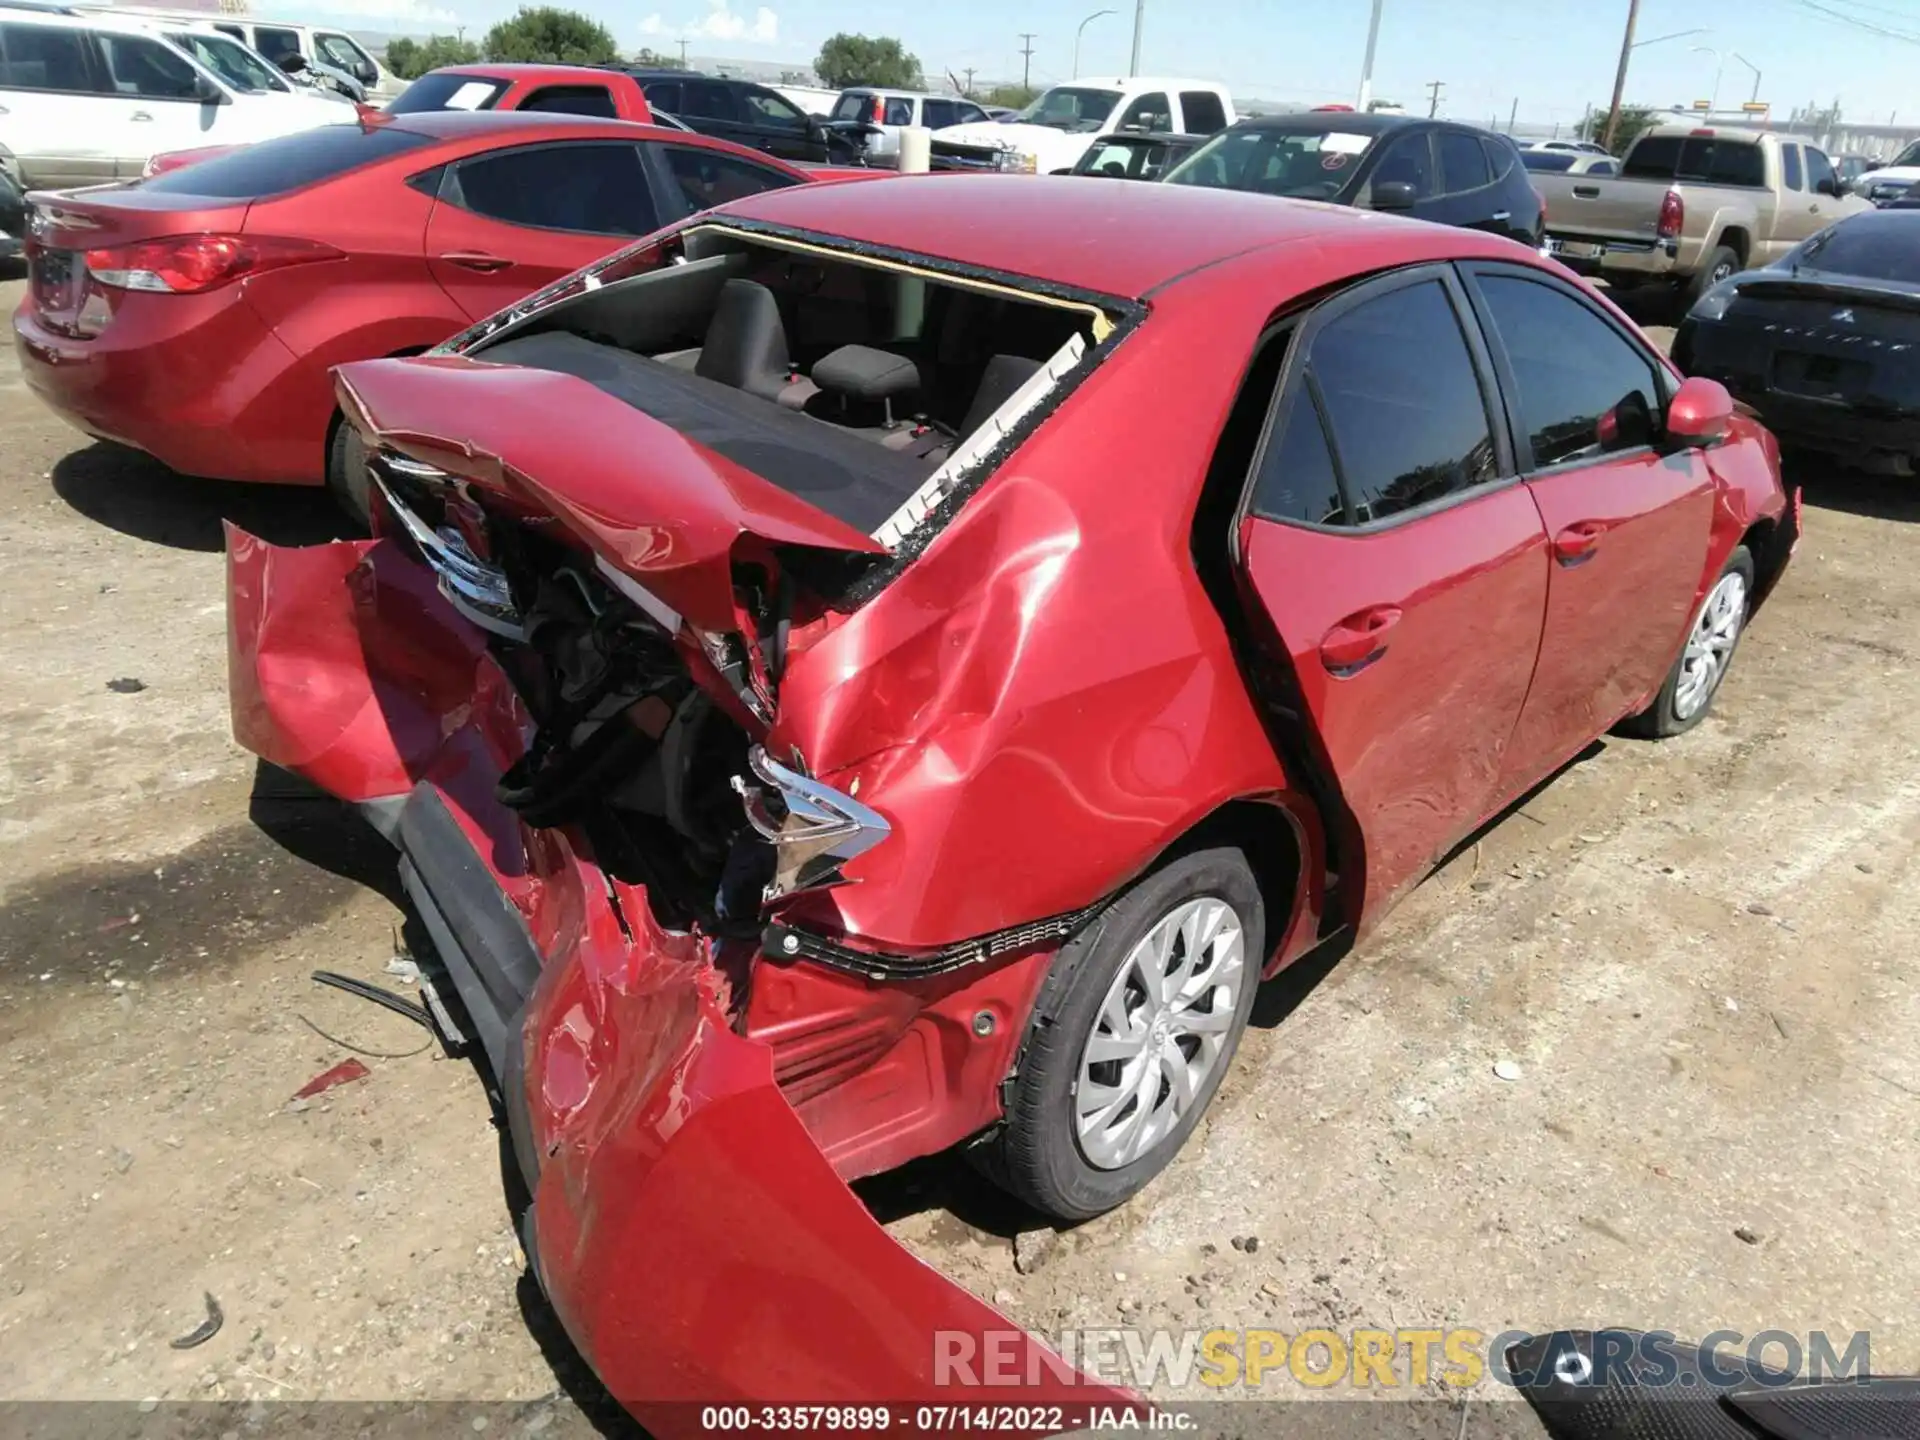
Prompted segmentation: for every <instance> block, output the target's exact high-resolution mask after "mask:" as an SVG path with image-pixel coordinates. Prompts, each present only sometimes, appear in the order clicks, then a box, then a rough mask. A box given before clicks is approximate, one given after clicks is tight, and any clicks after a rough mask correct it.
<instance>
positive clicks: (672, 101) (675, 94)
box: [413, 80, 680, 115]
mask: <svg viewBox="0 0 1920 1440" xmlns="http://www.w3.org/2000/svg"><path fill="white" fill-rule="evenodd" d="M413 83H414V84H416V85H418V84H419V83H420V82H419V81H418V80H416V81H414V82H413ZM641 88H642V91H643V92H644V93H645V95H646V97H647V104H648V106H649V107H651V108H652V109H655V110H665V111H667V112H668V113H669V114H673V115H677V114H679V113H680V82H679V81H678V80H661V81H658V82H657V83H655V84H652V85H646V86H642V87H641Z"/></svg>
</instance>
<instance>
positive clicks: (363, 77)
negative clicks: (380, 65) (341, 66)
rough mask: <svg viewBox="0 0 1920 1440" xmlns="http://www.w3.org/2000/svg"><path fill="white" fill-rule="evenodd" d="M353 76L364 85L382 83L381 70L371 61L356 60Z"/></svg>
mask: <svg viewBox="0 0 1920 1440" xmlns="http://www.w3.org/2000/svg"><path fill="white" fill-rule="evenodd" d="M353 78H354V79H356V80H358V81H359V82H360V83H361V84H362V85H378V84H379V83H380V72H379V71H378V70H376V69H374V68H373V65H372V64H371V62H369V61H366V60H356V61H354V62H353Z"/></svg>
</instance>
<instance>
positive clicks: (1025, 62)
mask: <svg viewBox="0 0 1920 1440" xmlns="http://www.w3.org/2000/svg"><path fill="white" fill-rule="evenodd" d="M1020 38H1021V39H1022V40H1024V41H1026V42H1027V48H1026V49H1024V50H1022V51H1021V52H1020V88H1021V89H1022V90H1031V89H1032V88H1033V86H1032V85H1031V84H1029V83H1028V77H1029V76H1030V75H1031V74H1032V73H1033V32H1032V31H1030V30H1023V31H1021V33H1020Z"/></svg>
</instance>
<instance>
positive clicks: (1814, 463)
mask: <svg viewBox="0 0 1920 1440" xmlns="http://www.w3.org/2000/svg"><path fill="white" fill-rule="evenodd" d="M1784 469H1785V470H1786V481H1787V484H1788V486H1790V487H1791V486H1794V485H1798V486H1799V487H1800V488H1801V492H1802V494H1803V495H1804V496H1805V498H1806V502H1807V504H1808V505H1810V506H1813V507H1814V508H1815V509H1819V510H1840V511H1844V512H1845V513H1846V514H1849V515H1861V516H1864V517H1866V518H1867V519H1870V520H1910V521H1911V520H1920V475H1869V474H1867V473H1866V472H1865V471H1864V470H1851V469H1845V468H1843V467H1841V466H1839V465H1837V464H1835V463H1834V462H1833V461H1832V460H1829V459H1826V458H1824V457H1822V456H1818V455H1792V456H1789V457H1788V459H1787V462H1786V465H1785V466H1784Z"/></svg>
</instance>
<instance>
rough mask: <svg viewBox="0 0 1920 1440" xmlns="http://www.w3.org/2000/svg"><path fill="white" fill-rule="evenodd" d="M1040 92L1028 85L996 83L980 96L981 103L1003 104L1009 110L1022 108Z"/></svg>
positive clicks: (1030, 102)
mask: <svg viewBox="0 0 1920 1440" xmlns="http://www.w3.org/2000/svg"><path fill="white" fill-rule="evenodd" d="M1039 93H1040V92H1039V91H1038V90H1035V89H1034V88H1033V87H1031V86H1029V85H996V86H994V87H993V88H992V89H991V90H989V91H987V93H986V94H985V95H984V96H983V97H981V100H980V103H981V104H982V105H1003V106H1005V107H1006V108H1007V109H1009V110H1024V109H1026V108H1027V106H1029V105H1031V104H1032V103H1033V98H1034V96H1036V95H1038V94H1039Z"/></svg>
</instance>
